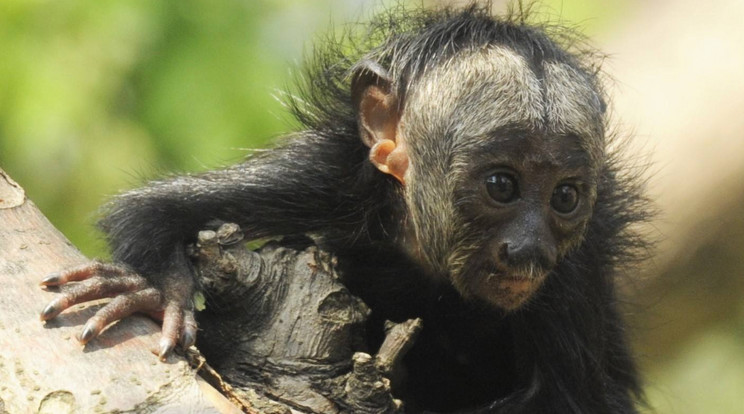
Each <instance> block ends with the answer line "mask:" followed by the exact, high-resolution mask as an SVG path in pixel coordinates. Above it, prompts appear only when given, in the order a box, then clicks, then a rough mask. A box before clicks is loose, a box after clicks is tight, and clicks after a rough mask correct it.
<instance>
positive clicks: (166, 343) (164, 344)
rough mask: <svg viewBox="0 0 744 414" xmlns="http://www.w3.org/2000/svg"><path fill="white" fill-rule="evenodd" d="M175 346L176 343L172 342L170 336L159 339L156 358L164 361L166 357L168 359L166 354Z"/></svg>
mask: <svg viewBox="0 0 744 414" xmlns="http://www.w3.org/2000/svg"><path fill="white" fill-rule="evenodd" d="M175 347H176V343H175V342H173V340H171V339H170V338H166V337H163V338H161V339H160V352H159V353H158V358H159V359H160V361H162V362H165V361H166V359H168V355H169V354H170V353H171V352H172V351H173V349H174V348H175Z"/></svg>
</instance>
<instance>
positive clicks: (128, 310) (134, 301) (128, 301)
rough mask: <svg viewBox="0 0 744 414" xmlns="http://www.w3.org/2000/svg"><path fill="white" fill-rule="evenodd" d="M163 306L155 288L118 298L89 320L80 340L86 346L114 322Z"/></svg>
mask: <svg viewBox="0 0 744 414" xmlns="http://www.w3.org/2000/svg"><path fill="white" fill-rule="evenodd" d="M161 306H162V296H161V295H160V292H159V291H158V290H157V289H155V288H147V289H144V290H140V291H137V292H132V293H126V294H123V295H119V296H116V297H115V298H114V299H113V300H111V302H109V303H107V304H106V305H105V306H104V307H102V308H101V309H99V310H98V312H96V314H95V315H93V317H91V318H90V319H88V321H87V322H86V323H85V326H84V327H83V330H82V333H81V334H80V336H79V337H78V339H79V340H80V342H81V343H83V344H86V343H88V341H90V340H91V339H93V338H95V337H96V336H98V334H100V333H101V331H102V330H103V328H105V327H106V326H108V325H109V324H111V323H112V322H115V321H118V320H120V319H124V318H125V317H127V316H129V315H131V314H133V313H135V312H148V311H150V310H152V309H157V308H159V307H161Z"/></svg>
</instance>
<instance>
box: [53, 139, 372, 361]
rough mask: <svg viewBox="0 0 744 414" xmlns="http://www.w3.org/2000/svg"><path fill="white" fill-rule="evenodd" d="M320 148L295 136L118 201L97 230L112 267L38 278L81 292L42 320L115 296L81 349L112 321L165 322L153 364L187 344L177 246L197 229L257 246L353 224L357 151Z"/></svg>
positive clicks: (188, 316)
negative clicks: (221, 225)
mask: <svg viewBox="0 0 744 414" xmlns="http://www.w3.org/2000/svg"><path fill="white" fill-rule="evenodd" d="M322 139H323V138H321V137H317V136H309V137H301V139H295V140H292V141H289V142H288V143H287V144H286V145H284V146H283V147H280V148H277V149H275V150H272V151H270V152H268V153H266V154H260V155H258V156H255V157H252V158H250V159H249V160H248V161H246V162H245V163H242V164H239V165H236V166H234V167H230V168H227V169H223V170H217V171H210V172H206V173H203V174H198V175H185V176H179V177H174V178H171V179H166V180H161V181H155V182H152V183H151V184H149V185H148V186H145V187H144V188H141V189H136V190H132V191H129V192H127V193H124V194H122V195H120V196H118V197H117V198H115V199H114V200H113V201H112V202H111V203H109V205H108V206H107V210H106V211H107V215H106V216H105V217H104V219H103V220H101V222H100V227H101V228H102V229H103V231H104V232H105V233H106V236H107V239H108V242H109V244H110V246H111V249H112V256H113V259H114V264H102V263H97V262H96V263H93V264H90V265H88V266H83V267H81V268H76V269H71V270H68V271H65V272H61V273H58V274H53V275H50V276H48V277H47V278H46V279H44V281H43V282H42V285H45V286H57V285H65V284H67V283H68V282H72V281H78V282H80V283H77V284H75V285H71V286H69V287H65V289H63V293H62V295H60V296H59V297H57V298H55V299H54V300H53V301H52V302H50V303H49V304H48V305H47V307H46V308H45V309H44V311H43V312H42V314H41V318H42V320H47V319H51V318H53V317H55V316H56V315H58V314H59V313H60V312H62V311H63V310H64V309H66V308H68V307H70V306H72V305H75V304H77V303H81V302H86V301H90V300H95V299H100V298H104V297H114V299H113V300H112V301H111V302H109V303H108V304H107V305H105V306H104V307H103V308H101V309H100V310H99V312H98V313H97V314H96V315H95V316H94V317H93V318H91V319H90V320H89V321H88V322H87V323H86V325H85V327H84V328H83V332H82V334H81V336H80V338H79V339H80V340H81V342H83V343H85V342H87V341H89V340H90V339H92V338H94V337H95V336H96V335H98V334H99V333H100V332H101V331H102V330H103V328H104V327H105V326H106V325H107V324H109V323H111V322H113V321H115V320H118V319H121V318H123V317H126V316H128V315H130V314H131V313H134V312H143V313H148V314H150V315H153V316H155V317H157V318H160V319H162V321H163V332H162V333H163V337H162V339H161V343H160V357H161V358H164V357H165V356H166V355H167V354H168V353H169V352H170V351H171V350H172V349H173V348H174V347H175V345H176V343H178V342H179V341H180V342H181V343H182V344H183V345H185V346H189V345H191V344H193V342H194V341H195V338H196V323H195V322H194V315H193V304H192V296H193V291H194V286H195V284H194V275H193V270H192V267H191V263H190V262H189V260H188V258H187V255H186V252H185V247H186V245H187V244H188V243H190V242H193V241H194V240H195V238H196V235H197V233H198V231H199V230H202V229H204V228H206V227H208V224H209V223H210V222H214V221H231V222H235V223H238V224H239V225H240V226H241V227H242V228H243V229H244V230H245V231H246V233H247V234H248V235H249V237H251V238H260V237H266V236H273V235H287V234H299V233H305V232H311V231H321V230H322V229H324V228H326V227H328V226H331V225H333V226H339V225H343V223H344V222H345V221H347V220H348V222H349V223H355V222H358V221H359V220H357V219H355V218H353V217H352V216H353V215H354V211H358V209H353V208H351V207H353V206H354V205H356V204H357V203H356V200H355V197H354V196H353V194H352V192H351V191H349V190H348V188H350V186H351V183H350V180H354V179H356V176H355V174H349V172H350V171H355V170H358V165H360V164H361V161H362V160H364V158H363V157H364V153H363V151H362V148H361V145H360V144H359V143H358V142H353V143H352V142H349V143H343V142H338V141H335V142H334V143H333V145H328V144H329V143H328V142H322ZM356 147H358V149H357V148H356ZM350 154H351V155H352V156H350ZM355 154H357V155H358V156H357V157H355V156H354V155H355ZM308 200H312V202H310V203H309V202H308Z"/></svg>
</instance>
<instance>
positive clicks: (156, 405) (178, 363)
mask: <svg viewBox="0 0 744 414" xmlns="http://www.w3.org/2000/svg"><path fill="white" fill-rule="evenodd" d="M86 261H87V259H86V258H85V257H84V256H83V255H82V254H81V253H80V252H79V251H78V250H77V249H75V248H74V246H73V245H72V244H71V243H70V242H69V241H68V240H67V239H66V238H65V237H64V236H63V235H62V234H61V233H60V232H59V231H57V230H56V229H55V228H54V226H52V225H51V223H49V221H48V220H46V218H45V217H44V216H43V215H42V214H41V212H39V210H38V209H37V208H36V206H35V205H34V204H33V203H32V202H31V201H30V200H28V199H27V198H26V197H25V194H24V191H23V189H22V188H21V187H20V186H19V185H18V184H16V183H15V182H14V181H13V180H12V179H10V177H9V176H8V175H7V174H6V173H5V172H4V171H2V170H1V169H0V282H1V283H2V286H3V289H2V290H3V291H2V293H0V413H32V412H38V413H55V414H60V413H62V414H64V413H103V412H138V413H139V412H148V413H165V412H191V413H235V412H237V413H239V412H240V410H239V409H238V408H236V406H234V405H233V404H231V403H230V402H229V401H228V400H227V399H226V398H225V397H224V396H222V395H221V394H220V393H218V392H217V391H216V390H215V389H214V388H212V387H211V386H209V385H208V384H207V383H206V382H205V381H204V380H202V379H200V378H199V377H198V376H197V375H196V374H195V371H194V370H193V369H192V368H191V367H190V366H189V364H188V363H187V362H186V360H185V359H184V358H183V357H180V356H173V357H171V358H170V359H169V360H168V362H167V363H160V362H158V360H157V358H156V357H155V356H154V355H153V352H155V351H154V350H156V349H157V339H158V335H159V332H160V327H159V326H158V325H157V324H155V323H154V322H153V321H151V320H149V319H147V318H145V317H140V316H133V317H130V318H126V319H125V320H123V321H120V322H119V323H116V324H114V325H113V326H111V327H109V329H107V330H106V331H105V332H104V333H103V334H102V335H101V336H100V337H99V338H97V339H96V340H94V341H91V342H90V343H88V344H87V345H86V346H84V347H83V346H81V345H80V343H79V342H78V341H77V340H76V339H75V338H76V335H77V334H78V332H79V330H80V329H81V327H82V324H83V323H84V322H85V320H86V319H87V318H89V317H90V316H92V315H93V313H94V312H95V310H96V309H97V308H98V306H99V305H96V304H85V305H78V306H75V307H74V308H73V309H70V310H68V311H66V312H64V313H62V314H61V315H59V316H58V317H56V318H54V319H52V320H50V321H48V322H46V323H42V322H40V321H39V312H40V311H41V309H42V307H43V306H44V305H45V304H46V303H47V302H49V301H50V300H51V299H52V298H53V297H54V292H53V291H51V290H50V291H45V290H43V289H41V288H40V287H39V281H40V280H41V278H42V277H43V276H45V275H46V274H49V273H51V272H53V271H57V270H60V269H62V268H65V267H70V266H74V265H79V264H82V263H84V262H86ZM155 353H156V352H155Z"/></svg>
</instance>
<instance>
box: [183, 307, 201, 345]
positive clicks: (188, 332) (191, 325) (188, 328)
mask: <svg viewBox="0 0 744 414" xmlns="http://www.w3.org/2000/svg"><path fill="white" fill-rule="evenodd" d="M196 330H197V325H196V319H194V312H192V311H184V315H183V331H182V332H181V346H183V347H184V348H189V347H191V346H192V345H194V344H195V343H196Z"/></svg>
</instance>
